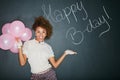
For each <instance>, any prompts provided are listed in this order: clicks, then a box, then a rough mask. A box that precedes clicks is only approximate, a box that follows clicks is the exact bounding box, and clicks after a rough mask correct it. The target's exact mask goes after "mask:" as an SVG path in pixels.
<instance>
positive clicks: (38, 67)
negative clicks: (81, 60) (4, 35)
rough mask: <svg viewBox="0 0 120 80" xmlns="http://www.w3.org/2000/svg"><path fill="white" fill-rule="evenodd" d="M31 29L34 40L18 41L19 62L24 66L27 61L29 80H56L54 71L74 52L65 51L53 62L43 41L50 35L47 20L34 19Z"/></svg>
mask: <svg viewBox="0 0 120 80" xmlns="http://www.w3.org/2000/svg"><path fill="white" fill-rule="evenodd" d="M32 29H33V30H34V31H35V39H32V40H29V41H26V42H25V43H24V45H23V46H22V42H21V41H19V40H18V49H19V62H20V65H21V66H24V65H25V63H26V61H27V60H28V62H29V64H30V67H31V73H32V76H31V80H57V78H56V74H55V71H54V70H53V68H52V67H54V68H57V67H58V66H59V65H60V63H61V62H62V61H63V60H64V58H65V57H66V55H68V54H75V52H74V51H71V50H66V51H65V52H64V54H63V55H62V56H61V57H60V58H59V59H58V60H55V56H54V52H53V50H52V48H51V46H50V45H49V44H47V43H46V42H45V39H49V38H50V37H51V35H52V26H51V24H50V23H49V21H48V20H46V19H45V18H44V17H42V16H40V17H38V18H36V20H35V22H34V24H33V26H32Z"/></svg>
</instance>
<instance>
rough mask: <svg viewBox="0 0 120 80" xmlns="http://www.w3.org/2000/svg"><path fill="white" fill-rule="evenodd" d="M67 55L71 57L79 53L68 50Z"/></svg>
mask: <svg viewBox="0 0 120 80" xmlns="http://www.w3.org/2000/svg"><path fill="white" fill-rule="evenodd" d="M65 54H67V55H68V54H70V55H73V54H77V52H74V51H72V50H66V51H65Z"/></svg>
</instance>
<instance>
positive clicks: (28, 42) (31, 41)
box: [24, 39, 34, 44]
mask: <svg viewBox="0 0 120 80" xmlns="http://www.w3.org/2000/svg"><path fill="white" fill-rule="evenodd" d="M33 42H34V39H31V40H28V41H25V42H24V44H30V43H33Z"/></svg>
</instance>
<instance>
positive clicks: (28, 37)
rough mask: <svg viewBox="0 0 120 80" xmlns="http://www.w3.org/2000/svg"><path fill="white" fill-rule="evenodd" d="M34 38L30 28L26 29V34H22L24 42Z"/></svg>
mask: <svg viewBox="0 0 120 80" xmlns="http://www.w3.org/2000/svg"><path fill="white" fill-rule="evenodd" d="M31 37H32V31H31V30H30V29H29V28H25V32H24V33H23V34H22V36H21V37H20V39H21V40H22V41H27V40H29V39H30V38H31Z"/></svg>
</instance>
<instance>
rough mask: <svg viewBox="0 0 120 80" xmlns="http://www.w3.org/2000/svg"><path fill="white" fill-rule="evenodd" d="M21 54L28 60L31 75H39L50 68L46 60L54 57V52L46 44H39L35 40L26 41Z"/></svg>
mask: <svg viewBox="0 0 120 80" xmlns="http://www.w3.org/2000/svg"><path fill="white" fill-rule="evenodd" d="M23 54H25V55H26V56H27V58H28V62H29V64H30V67H31V72H32V73H39V72H42V71H45V70H47V69H48V68H51V64H50V63H49V61H48V59H49V58H50V57H53V56H54V52H53V50H52V48H51V46H50V45H48V44H47V43H45V42H40V43H39V42H38V41H36V40H35V39H33V40H29V41H26V42H25V43H24V45H23Z"/></svg>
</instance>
